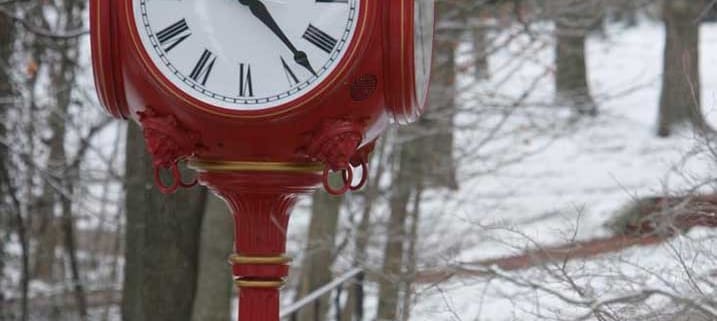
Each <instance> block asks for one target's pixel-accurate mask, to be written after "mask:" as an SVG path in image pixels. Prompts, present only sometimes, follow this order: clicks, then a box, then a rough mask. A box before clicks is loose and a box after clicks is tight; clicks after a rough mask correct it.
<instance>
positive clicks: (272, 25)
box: [239, 0, 316, 76]
mask: <svg viewBox="0 0 717 321" xmlns="http://www.w3.org/2000/svg"><path fill="white" fill-rule="evenodd" d="M239 3H241V4H243V5H245V6H248V7H249V9H250V10H251V13H252V14H254V16H255V17H257V18H258V19H259V20H260V21H261V22H263V23H264V25H266V26H267V27H269V29H271V31H272V32H273V33H274V34H275V35H276V36H277V37H278V38H279V39H281V41H282V42H283V43H284V44H285V45H286V46H287V47H288V48H289V50H291V52H292V53H293V54H294V61H296V63H297V64H299V65H301V66H303V67H304V68H306V69H307V70H309V71H310V72H311V74H313V75H314V76H316V71H314V68H312V67H311V63H310V62H309V58H308V56H307V55H306V53H305V52H303V51H301V50H298V49H296V47H295V46H294V44H293V43H291V41H290V40H289V38H288V37H286V34H284V32H283V31H282V30H281V28H280V27H279V25H278V24H276V21H275V20H274V17H272V16H271V13H269V10H268V9H267V8H266V6H265V5H264V4H263V3H262V2H261V1H260V0H239Z"/></svg>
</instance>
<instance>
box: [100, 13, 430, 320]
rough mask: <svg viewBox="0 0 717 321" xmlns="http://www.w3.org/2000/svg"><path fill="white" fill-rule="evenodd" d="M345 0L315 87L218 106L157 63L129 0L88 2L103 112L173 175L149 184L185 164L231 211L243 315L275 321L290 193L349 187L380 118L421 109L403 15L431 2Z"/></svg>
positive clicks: (410, 30)
mask: <svg viewBox="0 0 717 321" xmlns="http://www.w3.org/2000/svg"><path fill="white" fill-rule="evenodd" d="M197 1H199V0H197ZM355 1H358V2H359V3H360V6H359V12H358V13H357V15H356V21H355V23H356V27H355V28H356V29H355V31H354V33H353V39H352V40H351V41H350V43H348V47H347V48H346V53H345V54H344V55H343V57H342V58H341V60H340V61H339V62H338V65H336V67H334V68H333V69H332V71H331V73H330V74H328V76H326V78H324V80H322V82H321V83H320V84H319V85H317V86H316V87H313V89H311V90H310V91H308V92H307V93H306V94H304V95H302V96H301V97H299V98H297V99H295V100H293V101H291V102H289V103H284V104H281V105H278V106H275V107H271V108H267V109H263V110H230V109H226V108H220V107H218V106H213V105H211V104H208V103H206V102H204V101H200V100H198V99H196V98H194V97H193V96H191V95H189V94H187V93H186V92H184V91H183V90H181V89H180V88H178V87H177V86H176V85H175V84H173V83H172V81H170V80H169V79H168V78H167V77H166V76H164V74H163V73H162V72H161V71H160V70H159V69H158V68H157V66H156V65H155V64H154V63H153V62H152V60H151V58H150V55H149V54H148V52H147V51H146V50H147V49H145V46H143V45H142V42H141V39H140V35H139V34H138V31H137V26H136V25H135V24H136V23H137V21H135V17H134V15H133V12H134V11H133V5H134V3H135V1H132V0H90V12H91V17H90V23H91V29H90V30H91V45H92V62H93V66H94V74H95V82H96V87H97V92H98V95H99V97H100V101H101V103H102V105H103V106H104V108H105V109H106V110H107V112H109V113H110V114H111V115H112V116H114V117H117V118H130V119H134V120H136V121H137V122H139V124H140V125H141V126H142V127H143V130H144V135H145V139H146V141H147V147H148V149H149V152H150V153H151V154H152V156H153V159H154V165H155V167H156V173H157V174H158V173H159V170H160V169H162V168H167V169H171V171H172V172H173V173H174V176H175V181H174V183H173V184H171V185H170V186H163V185H162V184H161V182H160V181H159V180H158V185H159V187H160V189H162V190H163V191H164V192H172V191H174V190H176V189H177V188H180V187H186V186H189V185H191V184H186V183H183V182H182V180H181V178H180V177H179V174H178V173H179V171H178V170H177V163H178V162H179V161H181V160H189V161H190V166H191V167H193V168H194V169H196V170H198V171H199V172H200V175H199V181H200V182H201V183H202V184H204V185H207V186H209V187H211V188H212V189H213V190H214V191H215V192H216V193H218V194H220V195H221V196H222V197H223V198H224V199H226V200H227V203H228V204H229V205H230V206H231V207H232V209H233V210H234V215H235V216H236V218H237V219H236V222H237V223H236V225H237V226H236V230H237V236H238V237H237V240H236V246H235V250H236V254H234V255H233V256H232V260H231V261H232V263H233V264H234V273H235V282H236V284H237V285H238V286H239V287H240V288H241V289H242V292H241V293H240V299H241V300H242V302H244V303H245V304H241V305H240V315H241V316H242V318H244V319H243V320H261V321H263V320H278V317H277V316H278V302H279V300H278V290H277V289H278V287H280V286H281V284H282V282H283V277H284V276H285V275H286V273H288V269H287V268H286V264H287V262H288V260H287V259H286V258H285V257H284V256H283V252H284V250H285V231H286V224H287V223H288V213H289V211H290V210H291V208H292V206H293V205H294V203H295V201H296V197H297V196H298V195H299V194H303V193H307V192H309V191H311V190H312V189H313V188H315V187H316V186H317V185H318V184H320V183H321V181H322V180H323V181H324V185H325V186H326V188H327V189H328V190H329V192H332V193H335V194H340V193H343V192H346V191H348V190H351V189H356V188H359V187H360V186H354V185H352V182H353V177H352V176H353V168H354V167H356V166H361V167H363V169H364V170H363V171H361V172H362V173H363V174H364V177H363V179H361V180H360V181H361V182H362V183H363V182H365V179H366V177H365V173H367V170H366V166H367V165H366V164H367V162H368V159H369V153H370V152H371V150H372V148H373V145H374V144H373V143H374V142H375V141H376V139H378V137H379V136H380V135H381V134H382V133H383V132H384V130H385V129H386V127H387V126H388V124H389V123H390V121H391V120H397V121H399V122H409V121H413V120H415V119H416V118H417V116H418V115H420V114H421V113H422V111H423V110H424V106H423V105H424V104H425V95H426V90H425V88H420V87H422V86H420V81H417V80H416V79H417V72H416V68H417V66H418V64H417V57H421V56H420V55H417V54H415V51H416V50H417V48H416V45H415V44H416V43H417V42H416V39H417V38H416V32H417V31H416V30H418V29H417V27H418V26H417V25H416V24H417V22H416V21H417V19H415V17H416V8H418V7H419V6H420V8H424V9H425V8H430V11H431V12H430V14H431V16H432V10H433V6H432V0H388V1H376V0H355ZM240 2H241V1H240ZM250 2H252V1H246V3H250ZM424 2H425V3H428V2H430V4H431V5H430V7H428V6H424V5H425V3H424ZM241 3H242V4H244V2H241ZM253 3H254V4H257V3H258V4H261V1H258V0H253ZM420 3H424V5H421V4H420ZM262 5H263V4H262ZM430 22H431V26H430V27H431V34H430V36H431V37H432V20H430ZM431 44H432V42H431ZM429 49H430V48H423V50H429ZM423 57H424V58H423V59H424V61H423V65H424V67H425V65H426V62H425V59H426V58H425V55H424V56H423ZM429 59H430V57H429ZM426 73H427V71H424V72H423V75H424V77H427V74H426ZM423 87H426V86H423ZM331 170H333V171H344V181H345V182H344V183H345V186H343V187H342V188H339V189H335V188H333V187H331V186H329V185H328V184H327V180H326V177H327V174H328V172H329V171H331ZM157 177H158V176H157ZM357 180H358V179H357ZM359 185H361V184H359ZM277 224H278V225H279V226H277ZM262 304H263V305H264V306H265V308H257V307H256V306H257V305H262Z"/></svg>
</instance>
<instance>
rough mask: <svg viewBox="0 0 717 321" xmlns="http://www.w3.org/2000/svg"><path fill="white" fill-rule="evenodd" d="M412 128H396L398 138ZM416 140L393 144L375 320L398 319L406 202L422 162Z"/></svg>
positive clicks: (413, 129)
mask: <svg viewBox="0 0 717 321" xmlns="http://www.w3.org/2000/svg"><path fill="white" fill-rule="evenodd" d="M415 130H416V129H415V128H411V127H404V128H400V129H399V134H398V135H399V140H400V138H401V137H413V135H415ZM421 147H422V146H421V144H420V141H416V140H414V141H411V142H408V143H405V144H403V145H402V146H400V147H397V148H396V149H397V151H396V153H397V154H396V155H397V156H398V159H399V165H398V167H397V168H396V171H395V172H394V174H393V177H392V179H391V181H392V184H391V197H390V199H389V205H390V210H391V215H390V217H389V222H388V230H387V231H386V235H387V236H388V238H387V241H386V247H385V249H384V252H383V267H382V274H381V276H380V280H379V294H378V295H379V297H378V312H377V313H376V315H377V320H379V321H389V320H391V321H395V320H400V319H401V318H400V315H399V297H400V288H401V287H400V286H401V283H402V280H403V263H404V260H403V257H404V242H405V240H406V219H407V217H408V215H409V209H408V204H409V202H410V199H411V195H412V194H413V192H414V190H415V187H416V185H417V184H418V182H419V181H420V180H421V179H420V176H421V175H422V170H421V168H422V163H421V162H422V161H424V160H423V159H422V158H421V152H420V151H421V150H422V148H421Z"/></svg>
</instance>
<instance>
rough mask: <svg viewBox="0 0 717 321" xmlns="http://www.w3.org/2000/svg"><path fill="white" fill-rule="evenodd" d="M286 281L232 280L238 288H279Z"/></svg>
mask: <svg viewBox="0 0 717 321" xmlns="http://www.w3.org/2000/svg"><path fill="white" fill-rule="evenodd" d="M284 283H286V282H285V281H283V280H280V281H252V280H242V279H237V280H234V285H236V286H238V287H240V288H265V289H269V288H280V287H282V286H284Z"/></svg>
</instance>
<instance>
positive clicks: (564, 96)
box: [555, 12, 598, 116]
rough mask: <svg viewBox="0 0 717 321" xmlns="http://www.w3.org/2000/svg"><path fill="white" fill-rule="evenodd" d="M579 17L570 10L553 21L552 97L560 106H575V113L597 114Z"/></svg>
mask: <svg viewBox="0 0 717 321" xmlns="http://www.w3.org/2000/svg"><path fill="white" fill-rule="evenodd" d="M581 19H584V18H583V17H581V15H580V14H576V13H572V12H569V13H565V14H564V15H562V16H560V17H558V19H557V21H556V23H555V25H556V28H555V33H556V37H557V45H556V50H555V100H556V103H557V104H559V105H564V106H568V107H572V108H575V110H576V111H577V112H578V114H581V115H591V116H596V115H597V113H598V110H597V106H596V105H595V102H594V101H593V98H592V95H591V94H590V88H589V85H588V71H587V61H586V60H585V59H586V57H585V36H586V34H587V26H582V25H580V21H581Z"/></svg>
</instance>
